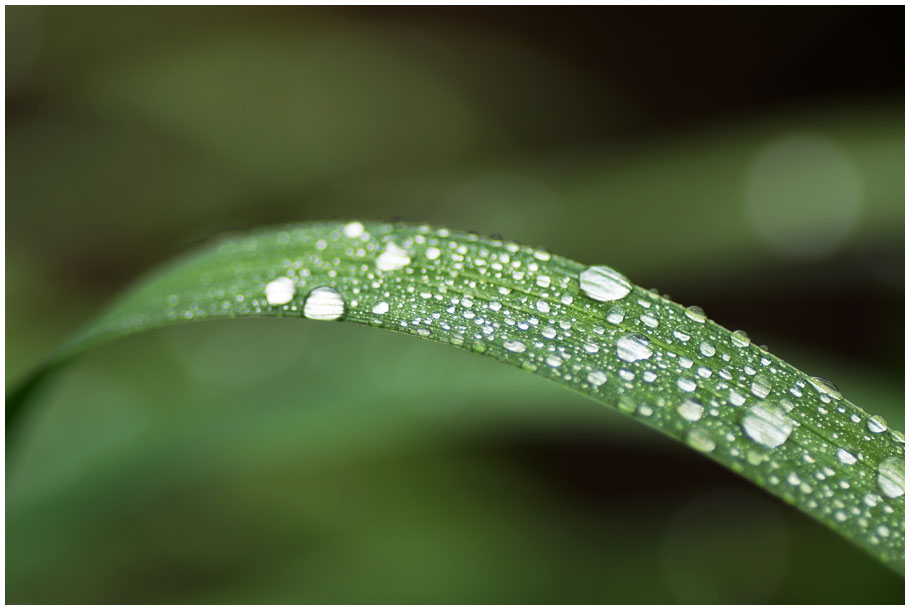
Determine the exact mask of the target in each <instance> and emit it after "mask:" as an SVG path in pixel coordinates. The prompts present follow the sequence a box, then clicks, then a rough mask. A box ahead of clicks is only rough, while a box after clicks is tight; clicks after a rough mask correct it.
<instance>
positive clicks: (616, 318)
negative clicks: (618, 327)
mask: <svg viewBox="0 0 910 610" xmlns="http://www.w3.org/2000/svg"><path fill="white" fill-rule="evenodd" d="M625 317H626V314H625V313H624V312H623V310H622V308H620V307H614V308H613V309H611V310H610V313H608V314H607V322H609V323H610V324H619V323H620V322H622V321H623V319H625Z"/></svg>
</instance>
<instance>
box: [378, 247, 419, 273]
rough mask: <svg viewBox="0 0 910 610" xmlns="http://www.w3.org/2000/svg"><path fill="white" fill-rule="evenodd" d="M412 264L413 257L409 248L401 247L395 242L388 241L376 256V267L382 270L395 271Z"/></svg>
mask: <svg viewBox="0 0 910 610" xmlns="http://www.w3.org/2000/svg"><path fill="white" fill-rule="evenodd" d="M410 264H411V257H410V256H408V252H407V250H404V249H402V248H400V247H399V246H398V245H396V244H395V243H393V242H388V243H387V244H386V246H385V250H383V252H382V254H380V255H379V256H378V257H377V258H376V267H377V268H378V269H379V270H380V271H395V270H397V269H401V268H403V267H406V266H408V265H410Z"/></svg>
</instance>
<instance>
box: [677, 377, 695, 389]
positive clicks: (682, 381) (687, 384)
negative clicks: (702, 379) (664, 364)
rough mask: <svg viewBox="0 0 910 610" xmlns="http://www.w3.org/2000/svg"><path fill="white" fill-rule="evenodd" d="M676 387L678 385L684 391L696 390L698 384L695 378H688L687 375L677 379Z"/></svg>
mask: <svg viewBox="0 0 910 610" xmlns="http://www.w3.org/2000/svg"><path fill="white" fill-rule="evenodd" d="M676 387H678V388H679V389H680V390H682V391H683V392H694V391H695V388H697V387H698V384H697V383H695V381H694V380H693V379H687V378H685V377H680V378H679V379H677V380H676Z"/></svg>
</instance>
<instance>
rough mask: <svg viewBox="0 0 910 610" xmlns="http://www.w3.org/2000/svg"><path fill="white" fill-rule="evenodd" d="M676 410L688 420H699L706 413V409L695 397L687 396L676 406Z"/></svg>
mask: <svg viewBox="0 0 910 610" xmlns="http://www.w3.org/2000/svg"><path fill="white" fill-rule="evenodd" d="M676 412H677V413H679V415H680V416H681V417H682V418H683V419H685V420H686V421H698V420H700V419H701V416H702V415H703V414H704V412H705V409H704V407H702V406H701V403H700V402H698V401H697V400H695V399H694V398H687V399H685V400H684V401H682V402H681V403H680V404H679V406H678V407H676Z"/></svg>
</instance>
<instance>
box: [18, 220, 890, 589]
mask: <svg viewBox="0 0 910 610" xmlns="http://www.w3.org/2000/svg"><path fill="white" fill-rule="evenodd" d="M241 316H281V317H303V318H309V319H311V320H344V321H349V322H358V323H361V324H367V325H370V326H377V327H383V328H387V329H390V330H396V331H400V332H406V333H411V334H415V335H419V336H421V337H425V338H428V339H433V340H435V341H440V342H443V343H450V344H452V345H455V346H458V347H461V348H464V349H468V350H472V351H474V352H478V353H482V354H485V355H487V356H491V357H493V358H495V359H497V360H499V361H501V362H505V363H508V364H512V365H514V366H517V367H520V368H523V369H525V370H527V371H531V372H533V373H536V374H538V375H541V376H543V377H547V378H549V379H551V380H553V381H555V382H556V383H559V384H561V385H563V386H565V387H567V388H570V389H572V390H575V391H577V392H580V393H582V394H585V395H587V396H590V397H591V398H593V399H595V400H597V401H599V402H601V403H603V404H605V405H608V406H610V407H615V408H618V409H619V410H621V411H623V412H625V413H627V414H628V415H629V416H631V417H634V418H636V419H639V420H640V421H642V422H643V423H645V424H647V425H649V426H651V427H653V428H656V429H658V430H660V431H661V432H663V433H664V434H667V435H669V436H672V437H673V438H676V439H678V440H679V441H681V442H683V443H685V444H687V445H688V446H690V447H691V448H693V449H694V450H696V451H699V452H701V453H703V454H704V455H706V456H708V457H709V458H711V459H713V460H715V461H716V462H719V463H720V464H723V465H724V466H726V467H727V468H729V469H731V470H733V471H734V472H737V473H739V474H741V475H742V476H744V477H746V478H747V479H749V480H751V481H752V482H754V483H755V484H757V485H759V486H760V487H762V488H764V489H766V490H768V491H769V492H771V493H773V494H775V495H777V496H779V497H780V498H782V499H783V500H785V501H786V502H788V503H790V504H793V505H794V506H797V507H798V508H800V509H801V510H802V511H804V512H805V513H808V514H809V515H811V516H812V517H814V518H816V519H818V520H819V521H821V522H822V523H825V524H826V525H828V526H829V527H830V528H831V529H833V530H835V531H836V532H838V533H840V534H841V535H843V536H845V537H846V538H848V539H850V540H852V541H853V542H855V543H856V544H858V545H859V546H861V547H863V548H865V549H866V550H868V551H869V552H870V553H872V554H873V555H874V556H876V557H878V558H879V559H880V560H881V561H883V562H885V563H886V564H888V565H889V566H891V567H892V568H893V569H894V570H896V571H898V572H903V563H904V436H903V434H901V433H900V432H898V431H896V430H891V429H889V428H888V425H887V423H886V422H885V421H884V420H883V419H882V418H880V417H875V416H870V415H869V414H867V413H866V412H865V411H863V410H862V409H860V408H859V407H857V406H856V405H854V404H852V403H851V402H849V401H848V400H846V399H844V398H843V397H842V396H841V394H840V392H839V391H838V390H837V388H836V387H835V386H834V384H832V383H831V382H829V381H826V380H824V379H821V378H813V377H809V376H807V375H806V374H804V373H802V372H800V371H798V370H797V369H795V368H794V367H792V366H791V365H789V364H787V363H785V362H783V361H781V360H780V359H778V358H776V357H775V356H773V355H771V354H770V353H769V352H767V351H766V350H764V349H763V348H761V347H759V346H757V345H754V344H752V343H751V342H750V340H749V338H748V337H747V336H746V334H745V333H743V332H741V331H737V332H730V331H728V330H726V329H725V328H723V327H721V326H718V325H717V324H715V323H714V322H712V321H710V320H708V319H707V317H706V315H705V313H704V312H703V311H701V310H700V309H699V308H697V307H689V308H685V307H683V306H681V305H678V304H676V303H674V302H672V301H670V300H668V299H666V298H664V297H663V296H661V295H659V294H656V293H654V292H652V291H649V290H645V289H643V288H640V287H638V286H635V285H634V284H632V283H631V282H630V281H629V280H628V279H626V278H625V277H624V276H623V275H622V274H620V273H619V272H617V271H615V270H613V269H611V268H610V267H606V266H592V267H587V266H585V265H582V264H580V263H576V262H574V261H571V260H567V259H564V258H561V257H559V256H554V255H551V254H550V253H548V252H546V251H544V250H539V249H534V248H528V247H524V246H520V245H518V244H516V243H511V242H503V241H499V240H495V239H484V238H480V237H478V236H476V235H471V234H461V233H454V232H453V233H450V232H449V231H447V230H445V229H435V228H430V227H428V226H420V227H416V226H410V225H405V224H379V223H361V222H350V223H334V222H332V223H318V224H306V225H297V226H288V227H283V228H279V229H274V230H267V231H261V232H257V233H253V234H248V235H242V236H238V237H234V238H230V239H226V240H224V241H221V242H220V243H216V244H213V245H211V246H209V247H206V248H203V249H202V250H200V251H197V252H195V253H192V254H190V255H188V256H186V257H184V258H182V259H180V260H177V261H175V262H173V263H171V264H170V265H168V266H165V267H164V268H162V269H160V270H159V271H157V272H156V273H153V274H152V275H151V276H149V277H146V278H145V279H144V280H142V281H141V282H139V283H138V284H137V285H136V286H134V287H133V288H132V289H131V290H129V291H127V293H126V294H125V295H124V296H123V297H122V298H121V299H120V300H119V301H118V302H116V303H115V304H114V306H113V307H112V308H111V309H110V310H109V311H108V312H107V314H105V315H104V316H102V317H101V318H100V319H99V320H98V321H97V322H96V323H95V324H93V325H92V326H90V327H89V328H88V329H87V330H86V331H85V332H84V333H83V334H81V335H79V336H78V337H76V338H75V339H74V340H73V341H72V342H70V343H69V344H67V346H65V347H64V348H63V349H62V350H61V351H60V352H59V354H58V356H57V357H56V358H55V359H54V360H52V361H51V362H50V364H49V365H48V367H52V366H57V365H59V364H60V363H62V362H63V361H65V360H66V359H67V358H68V357H70V356H72V355H74V354H76V353H78V352H80V351H82V350H84V349H85V348H86V347H88V346H90V345H92V344H94V343H97V342H99V341H103V340H106V339H109V338H113V337H116V336H120V335H126V334H130V333H135V332H139V331H142V330H146V329H150V328H155V327H160V326H164V325H168V324H172V323H177V322H181V321H189V320H203V319H210V318H230V317H241ZM46 368H47V367H46ZM44 376H45V375H44V371H43V370H42V371H38V372H36V373H35V375H33V376H32V377H31V378H30V380H31V382H28V381H27V382H26V383H25V384H24V385H23V386H21V389H20V390H19V391H14V392H13V394H11V395H10V397H9V398H8V401H7V433H8V435H9V434H10V432H11V429H12V428H13V427H14V424H15V421H16V419H17V418H16V415H17V414H18V413H19V411H20V410H21V408H22V405H24V404H25V399H26V398H27V397H28V395H29V394H30V393H31V392H32V390H33V388H34V387H35V386H36V385H38V382H39V381H40V380H41V378H42V377H44ZM8 439H9V436H8Z"/></svg>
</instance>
